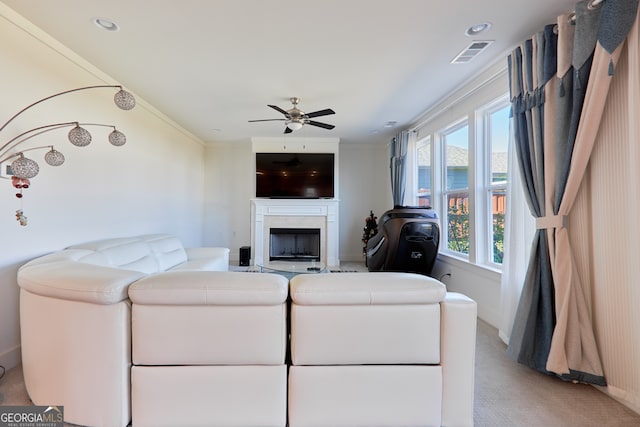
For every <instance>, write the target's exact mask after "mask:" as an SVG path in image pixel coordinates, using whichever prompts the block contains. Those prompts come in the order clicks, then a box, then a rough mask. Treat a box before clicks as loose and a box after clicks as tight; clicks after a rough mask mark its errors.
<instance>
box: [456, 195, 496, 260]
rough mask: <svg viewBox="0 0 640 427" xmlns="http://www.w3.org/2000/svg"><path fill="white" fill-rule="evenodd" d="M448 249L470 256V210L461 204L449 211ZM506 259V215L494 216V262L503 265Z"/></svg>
mask: <svg viewBox="0 0 640 427" xmlns="http://www.w3.org/2000/svg"><path fill="white" fill-rule="evenodd" d="M447 215H448V232H449V235H448V237H449V239H448V249H449V250H451V251H454V252H459V253H463V254H467V255H468V254H469V245H470V240H469V209H468V208H467V206H465V204H464V203H462V202H459V203H457V204H455V205H453V206H449V211H448V214H447ZM503 258H504V214H502V213H496V214H494V215H493V258H492V259H493V262H494V263H496V264H502V260H503Z"/></svg>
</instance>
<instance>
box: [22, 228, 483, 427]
mask: <svg viewBox="0 0 640 427" xmlns="http://www.w3.org/2000/svg"><path fill="white" fill-rule="evenodd" d="M228 256H229V250H228V249H224V248H208V249H207V248H200V249H195V250H189V249H184V248H182V245H181V244H180V242H179V241H178V240H177V239H176V238H175V237H173V236H168V235H153V236H140V237H134V238H125V239H111V240H104V241H100V242H93V243H87V244H83V245H77V246H74V247H71V248H68V249H65V250H63V251H60V252H58V253H54V254H50V255H46V256H44V257H41V258H38V259H35V260H33V261H31V262H29V263H27V264H25V265H24V266H23V267H21V268H20V270H19V272H18V283H19V285H20V287H21V291H20V292H21V294H20V295H21V301H20V304H21V309H20V317H21V328H22V353H23V370H24V376H25V384H26V386H27V391H28V393H29V395H30V397H31V399H32V400H33V402H34V403H36V404H38V405H63V406H64V409H65V421H67V422H70V423H74V424H79V425H86V426H108V427H119V426H126V425H127V424H128V423H129V422H132V425H133V427H136V426H154V427H159V426H163V425H167V426H175V425H200V426H224V427H229V426H245V427H251V426H253V427H258V426H260V427H265V426H279V427H285V425H288V426H290V427H305V426H322V427H330V426H345V427H346V426H353V427H355V426H361V427H362V426H366V427H374V426H380V427H384V426H387V427H392V426H398V425H406V426H441V425H442V426H472V425H473V383H474V381H473V378H474V363H475V328H476V304H475V302H474V301H472V300H470V299H469V298H467V297H466V296H464V295H461V294H455V293H451V292H447V291H446V288H445V286H444V285H443V284H442V283H441V282H439V281H437V280H435V279H432V278H430V277H426V276H422V275H418V274H409V273H395V272H394V273H392V272H376V273H328V274H301V275H298V276H295V277H293V278H292V279H291V281H289V280H287V279H286V278H285V277H284V276H281V275H277V274H269V273H249V272H228V271H224V270H227V269H228ZM208 270H214V271H208ZM219 270H223V271H219Z"/></svg>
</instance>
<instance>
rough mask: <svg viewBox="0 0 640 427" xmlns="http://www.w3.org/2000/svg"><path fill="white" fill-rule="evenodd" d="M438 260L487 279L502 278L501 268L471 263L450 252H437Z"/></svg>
mask: <svg viewBox="0 0 640 427" xmlns="http://www.w3.org/2000/svg"><path fill="white" fill-rule="evenodd" d="M438 261H440V262H443V263H445V264H449V265H451V266H454V267H456V268H460V269H463V270H467V271H469V272H471V273H473V274H479V275H481V276H483V277H486V278H487V279H491V280H500V279H501V278H502V270H500V269H499V268H496V267H492V266H489V265H481V264H473V263H471V262H469V260H467V259H465V258H461V257H457V256H455V255H452V254H446V253H442V252H439V253H438Z"/></svg>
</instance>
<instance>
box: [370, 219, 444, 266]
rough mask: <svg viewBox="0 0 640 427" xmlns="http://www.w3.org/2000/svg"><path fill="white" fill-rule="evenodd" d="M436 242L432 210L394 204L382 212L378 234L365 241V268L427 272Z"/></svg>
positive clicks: (433, 261) (437, 230) (437, 232)
mask: <svg viewBox="0 0 640 427" xmlns="http://www.w3.org/2000/svg"><path fill="white" fill-rule="evenodd" d="M439 243H440V226H439V223H438V215H437V214H436V213H435V212H434V211H433V209H431V208H424V207H407V206H396V207H394V208H393V209H392V210H389V211H387V212H385V213H384V214H383V215H382V217H381V218H380V221H379V222H378V234H376V235H375V236H373V237H371V238H370V239H369V240H368V241H367V249H366V253H367V267H368V269H369V271H403V272H409V273H420V274H425V275H429V274H431V270H432V269H433V265H434V263H435V261H436V256H437V255H438V245H439Z"/></svg>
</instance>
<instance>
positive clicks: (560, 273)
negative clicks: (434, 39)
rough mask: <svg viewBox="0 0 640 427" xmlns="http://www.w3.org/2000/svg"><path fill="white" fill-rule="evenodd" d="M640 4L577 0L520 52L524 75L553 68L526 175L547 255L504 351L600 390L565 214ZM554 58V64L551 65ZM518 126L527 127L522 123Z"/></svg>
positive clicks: (586, 291)
mask: <svg viewBox="0 0 640 427" xmlns="http://www.w3.org/2000/svg"><path fill="white" fill-rule="evenodd" d="M637 8H638V1H637V0H605V1H604V2H603V3H600V4H599V5H594V4H593V1H592V0H588V1H582V2H579V3H577V4H576V10H575V12H574V13H571V14H565V15H561V16H559V17H558V22H557V24H556V25H555V26H554V27H553V30H554V34H557V43H556V44H555V45H553V43H554V42H555V40H554V39H553V37H552V36H550V34H549V27H547V28H545V32H544V34H545V36H546V37H545V39H544V46H541V43H540V42H539V41H538V40H539V39H540V38H539V37H534V38H533V39H532V40H536V41H538V42H535V43H533V49H530V51H531V54H530V56H529V55H527V53H526V52H527V51H526V50H525V55H524V57H523V59H522V61H523V64H525V65H523V66H522V69H527V68H532V69H534V70H535V69H536V65H535V64H536V57H538V58H539V57H544V58H545V61H544V62H543V64H542V65H541V66H540V67H538V68H539V69H540V68H541V69H544V70H548V69H549V68H550V67H555V70H556V73H555V74H554V75H553V76H552V77H550V78H549V79H548V80H545V81H543V86H542V87H543V91H541V95H538V96H537V97H538V98H541V100H540V101H539V104H540V106H538V107H537V108H538V109H539V110H541V111H542V114H543V118H544V119H543V124H542V129H541V131H542V141H537V142H536V144H537V145H538V146H540V145H541V146H542V147H543V154H542V155H541V156H540V157H542V159H543V160H542V166H541V169H542V171H540V170H539V169H540V167H539V168H538V170H537V172H536V171H534V172H529V173H530V174H532V175H535V176H537V177H538V179H542V180H543V182H544V184H543V189H542V190H539V191H538V192H537V193H535V194H532V198H533V197H535V198H536V199H537V200H538V201H539V204H540V205H541V209H540V213H539V214H537V215H536V214H535V212H533V211H532V212H533V213H534V215H535V216H536V217H537V221H536V222H537V228H538V229H539V230H538V231H539V232H540V234H543V233H544V235H545V236H546V239H545V238H543V237H542V236H539V237H538V240H537V241H536V242H534V247H535V246H536V245H538V246H539V245H541V244H545V243H546V245H547V248H548V251H544V250H537V251H535V252H534V253H533V254H532V261H531V264H530V270H532V271H533V272H534V273H535V272H538V274H537V275H536V274H531V275H528V277H527V279H526V282H525V284H524V287H523V294H522V297H521V301H520V304H519V306H518V310H517V313H516V319H515V321H514V326H513V331H518V333H517V334H515V335H514V334H513V333H512V336H511V340H510V342H509V349H508V351H509V354H511V355H512V356H514V357H515V358H516V359H517V360H518V361H519V362H521V363H525V364H527V365H529V366H530V367H532V368H534V369H537V370H540V371H542V372H546V373H553V374H556V375H558V376H559V377H561V378H562V379H565V380H570V381H579V382H585V383H591V384H596V385H606V380H605V377H604V372H603V368H602V362H601V360H600V351H599V349H598V345H597V341H596V338H595V333H594V325H593V314H592V301H591V295H592V294H593V292H592V289H591V284H590V282H589V280H585V279H584V277H583V276H584V274H582V275H581V272H580V271H579V270H580V269H579V263H577V262H576V259H575V257H574V248H572V245H571V239H570V232H571V230H570V225H569V224H567V218H568V216H569V214H570V213H571V210H572V208H573V206H574V202H575V201H576V197H577V195H578V191H579V189H580V188H581V183H582V181H583V177H584V176H585V171H586V170H587V166H588V164H589V159H590V156H591V153H592V150H593V147H594V144H595V143H596V140H597V136H598V129H599V126H600V122H601V118H602V116H603V111H604V108H605V104H606V101H607V95H608V92H609V87H610V85H611V81H612V79H614V78H615V66H616V63H617V62H618V59H619V57H620V53H621V52H622V50H623V49H627V45H626V44H625V43H624V40H625V38H626V37H627V36H629V37H633V36H634V34H636V32H637V25H638V22H637ZM632 27H633V28H632ZM540 49H542V50H543V52H544V53H540V52H539V50H540ZM554 50H555V52H554ZM554 54H557V56H556V57H555V60H551V61H549V60H548V58H551V57H553V55H554ZM630 54H633V55H638V54H639V52H638V51H637V50H636V51H635V52H633V53H630ZM520 56H523V55H521V54H512V55H511V56H510V59H509V64H510V77H511V78H512V80H514V79H518V78H520V77H519V76H518V75H517V70H518V67H513V65H512V64H513V63H514V62H515V61H517V60H518V57H520ZM531 64H534V65H531ZM531 74H534V75H535V73H531ZM525 80H526V79H525ZM526 95H527V94H525V96H526ZM519 96H522V93H519V92H517V91H516V92H514V88H513V85H512V100H513V105H514V126H516V128H518V127H519V128H523V126H529V127H538V126H540V125H539V124H536V123H535V122H534V121H530V122H528V121H527V116H526V115H522V114H520V115H518V114H517V112H518V110H517V109H516V107H517V106H518V103H517V99H518V97H519ZM522 121H527V123H526V125H525V124H523V123H522ZM519 122H520V123H519ZM520 135H522V133H520ZM515 137H516V144H517V145H522V144H525V145H526V144H528V142H527V141H524V142H523V141H518V138H519V135H518V133H516V136H515ZM534 139H535V138H534ZM520 166H521V169H522V170H524V171H526V170H527V169H531V163H526V162H521V165H520ZM523 174H526V172H523ZM529 191H530V190H529ZM537 236H538V235H537ZM546 256H548V260H549V264H550V266H551V277H550V278H549V277H545V276H543V275H542V274H540V273H539V272H540V271H541V270H540V266H541V265H542V266H544V265H546V260H545V259H543V260H540V258H545V257H546ZM531 295H538V296H539V298H532V297H531ZM550 319H551V320H550ZM549 322H551V323H552V326H551V327H549Z"/></svg>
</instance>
